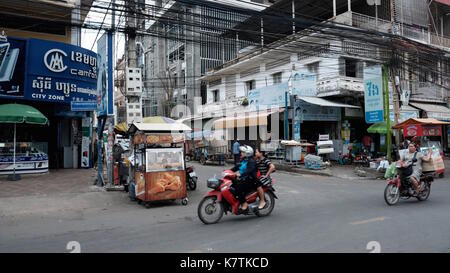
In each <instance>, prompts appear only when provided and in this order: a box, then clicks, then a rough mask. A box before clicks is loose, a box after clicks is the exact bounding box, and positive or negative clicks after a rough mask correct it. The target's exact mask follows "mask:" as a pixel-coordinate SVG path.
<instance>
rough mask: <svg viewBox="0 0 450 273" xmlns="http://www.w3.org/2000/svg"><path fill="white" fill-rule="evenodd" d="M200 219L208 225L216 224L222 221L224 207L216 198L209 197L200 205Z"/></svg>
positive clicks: (198, 210)
mask: <svg viewBox="0 0 450 273" xmlns="http://www.w3.org/2000/svg"><path fill="white" fill-rule="evenodd" d="M197 213H198V218H200V220H201V221H202V222H203V223H204V224H206V225H210V224H215V223H217V222H219V221H220V219H221V218H222V216H223V213H224V211H223V206H222V204H221V203H219V202H217V198H216V197H215V196H207V197H205V198H203V199H202V201H201V202H200V204H198V209H197Z"/></svg>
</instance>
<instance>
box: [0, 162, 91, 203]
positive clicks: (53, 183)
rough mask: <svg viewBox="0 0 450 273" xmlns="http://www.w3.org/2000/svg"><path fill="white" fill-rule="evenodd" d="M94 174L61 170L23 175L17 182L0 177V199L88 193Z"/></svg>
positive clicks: (82, 170) (85, 171) (75, 170)
mask: <svg viewBox="0 0 450 273" xmlns="http://www.w3.org/2000/svg"><path fill="white" fill-rule="evenodd" d="M96 174H97V173H96V171H95V170H93V169H86V170H84V169H61V170H51V171H50V172H48V173H45V174H23V175H21V177H22V179H21V180H19V181H8V179H7V176H0V198H3V197H18V196H28V195H40V194H44V195H47V194H53V193H75V192H76V193H82V192H89V191H92V189H91V188H90V186H92V185H93V184H94V180H95V178H96Z"/></svg>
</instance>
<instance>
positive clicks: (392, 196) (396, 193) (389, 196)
mask: <svg viewBox="0 0 450 273" xmlns="http://www.w3.org/2000/svg"><path fill="white" fill-rule="evenodd" d="M399 199H400V190H399V188H397V185H394V184H389V185H387V186H386V189H384V200H385V201H386V203H387V204H388V205H389V206H392V205H395V204H397V202H398V200H399Z"/></svg>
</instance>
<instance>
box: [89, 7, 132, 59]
mask: <svg viewBox="0 0 450 273" xmlns="http://www.w3.org/2000/svg"><path fill="white" fill-rule="evenodd" d="M109 2H110V1H109V0H101V1H96V0H94V2H93V5H94V6H95V5H101V6H105V7H107V6H108V5H109ZM116 3H118V4H121V3H123V1H119V0H116ZM105 11H106V10H105V9H98V8H95V7H92V8H91V10H90V11H89V13H88V15H87V17H86V19H85V23H86V24H94V25H100V24H101V23H102V21H103V18H105V20H104V25H103V26H104V27H105V26H106V27H109V26H111V21H112V16H111V11H110V12H109V13H108V15H107V16H106V17H105ZM119 20H120V21H119ZM115 22H116V25H117V24H118V23H120V25H121V26H123V25H124V23H125V18H124V17H123V16H122V17H121V16H120V14H116V19H115ZM104 32H105V31H103V30H100V31H99V30H96V29H82V30H81V46H82V47H84V48H86V49H89V50H92V51H94V52H97V41H98V39H100V37H101V36H102V35H103V33H104ZM114 49H115V52H114V60H115V61H116V60H117V59H118V58H120V57H122V55H123V53H124V50H125V37H124V35H123V34H122V33H116V35H115V41H114ZM115 61H114V62H115Z"/></svg>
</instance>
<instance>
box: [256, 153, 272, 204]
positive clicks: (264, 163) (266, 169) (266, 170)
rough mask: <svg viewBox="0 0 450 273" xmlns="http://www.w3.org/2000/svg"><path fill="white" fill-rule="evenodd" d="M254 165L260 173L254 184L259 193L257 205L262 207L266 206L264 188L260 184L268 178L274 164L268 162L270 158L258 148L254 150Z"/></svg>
mask: <svg viewBox="0 0 450 273" xmlns="http://www.w3.org/2000/svg"><path fill="white" fill-rule="evenodd" d="M255 158H256V166H257V167H258V170H259V172H260V174H261V177H260V178H259V179H257V180H256V183H255V186H256V190H257V191H258V195H259V206H258V209H263V208H264V207H265V206H266V201H265V200H264V190H263V188H262V186H263V185H264V184H265V183H266V182H267V181H268V180H270V179H271V178H270V174H271V173H273V172H275V165H273V164H272V162H270V160H269V159H268V158H267V157H265V154H264V152H262V151H261V150H259V149H256V151H255Z"/></svg>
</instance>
